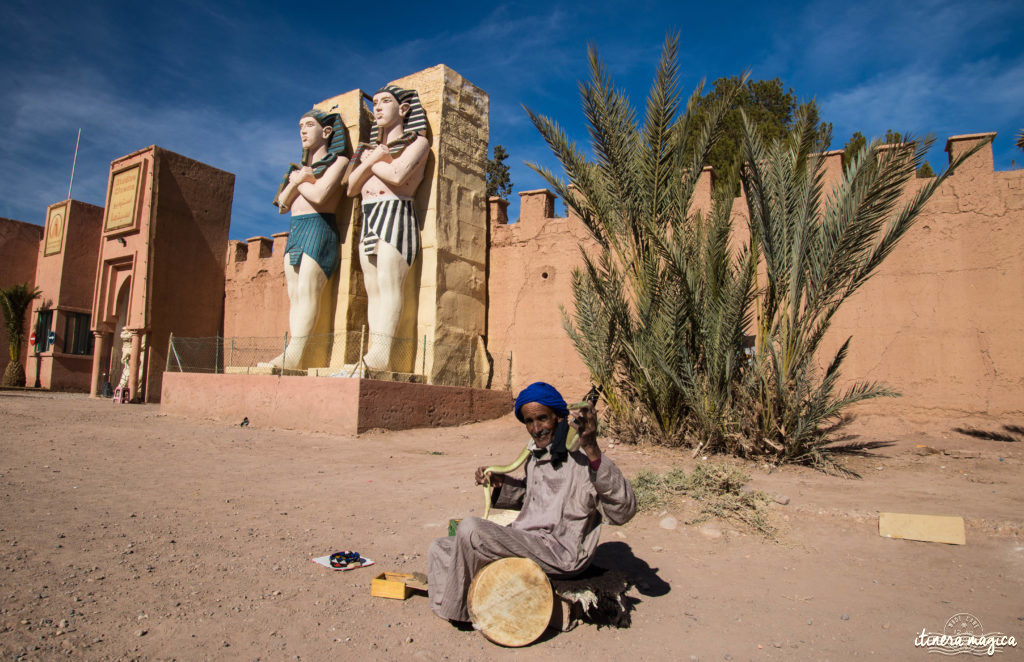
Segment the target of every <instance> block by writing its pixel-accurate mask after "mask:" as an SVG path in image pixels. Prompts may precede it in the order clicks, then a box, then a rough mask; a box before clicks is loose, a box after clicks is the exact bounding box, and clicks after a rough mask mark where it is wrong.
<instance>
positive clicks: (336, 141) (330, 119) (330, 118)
mask: <svg viewBox="0 0 1024 662" xmlns="http://www.w3.org/2000/svg"><path fill="white" fill-rule="evenodd" d="M334 108H337V106H334ZM334 108H331V110H332V111H333V110H334ZM302 117H312V118H313V119H315V120H316V121H317V123H318V124H319V125H320V126H322V127H324V126H329V127H331V129H332V131H331V137H330V138H328V139H327V154H325V155H324V158H322V159H320V160H319V161H316V162H314V163H310V162H309V159H310V154H309V150H308V149H305V148H303V150H302V165H303V166H310V167H311V168H313V174H314V175H316V176H317V177H319V176H320V175H322V174H324V170H327V168H329V167H330V166H331V164H333V163H334V162H335V161H337V160H338V157H339V156H342V155H344V153H345V147H347V143H346V141H345V125H344V123H342V121H341V115H340V114H339V113H334V112H330V111H323V110H320V109H318V108H313V109H312V110H310V111H309V112H307V113H305V114H304V115H303V116H302ZM301 167H302V166H300V165H297V164H295V163H292V164H290V165H289V166H288V172H286V173H284V178H283V179H282V180H281V185H280V186H278V187H277V193H275V194H274V204H275V205H276V204H277V198H278V196H279V195H281V191H283V190H284V189H285V187H286V186H288V177H289V175H291V174H292V172H294V171H296V170H298V169H299V168H301Z"/></svg>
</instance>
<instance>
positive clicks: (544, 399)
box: [516, 382, 569, 423]
mask: <svg viewBox="0 0 1024 662" xmlns="http://www.w3.org/2000/svg"><path fill="white" fill-rule="evenodd" d="M529 402H536V403H538V404H542V405H544V406H545V407H548V408H550V409H551V410H552V411H553V412H555V414H557V415H558V416H560V417H562V418H565V417H567V416H568V415H569V407H568V406H567V405H566V404H565V398H563V397H562V394H561V393H559V392H558V390H557V389H556V388H555V387H554V386H552V385H551V384H546V383H544V382H534V383H532V384H530V385H529V386H527V387H526V388H524V389H523V390H522V391H520V392H519V395H518V397H516V418H518V419H519V422H520V423H523V422H524V421H523V415H522V413H521V412H520V410H521V409H522V408H523V405H525V404H527V403H529Z"/></svg>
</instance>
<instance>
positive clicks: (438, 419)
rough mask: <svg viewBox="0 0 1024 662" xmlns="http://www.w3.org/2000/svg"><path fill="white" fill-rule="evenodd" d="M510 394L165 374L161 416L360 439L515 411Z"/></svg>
mask: <svg viewBox="0 0 1024 662" xmlns="http://www.w3.org/2000/svg"><path fill="white" fill-rule="evenodd" d="M512 404H513V398H512V394H511V393H509V392H508V391H492V390H488V389H475V388H466V387H460V386H434V385H430V384H407V383H401V382H382V381H377V380H373V379H337V378H330V377H275V376H271V375H206V374H196V373H182V372H166V373H164V375H163V391H162V397H161V401H160V411H161V412H164V413H168V414H177V415H180V416H189V417H194V418H213V419H216V420H223V421H231V422H235V423H238V422H240V421H241V420H242V419H243V418H248V419H249V423H250V424H251V425H253V426H255V427H276V428H290V429H296V430H313V431H318V432H338V433H341V434H358V433H360V432H365V431H367V430H372V429H374V428H383V429H385V430H406V429H409V428H423V427H446V426H450V425H461V424H463V423H472V422H474V421H483V420H488V419H492V418H499V417H501V416H504V415H505V414H507V413H509V412H511V411H512Z"/></svg>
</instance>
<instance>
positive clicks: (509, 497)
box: [427, 442, 636, 621]
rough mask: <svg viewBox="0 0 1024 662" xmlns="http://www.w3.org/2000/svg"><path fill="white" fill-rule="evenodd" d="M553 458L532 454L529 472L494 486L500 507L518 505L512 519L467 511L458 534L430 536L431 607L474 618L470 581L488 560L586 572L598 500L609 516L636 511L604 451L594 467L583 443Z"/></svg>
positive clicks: (445, 614) (596, 530) (596, 531)
mask: <svg viewBox="0 0 1024 662" xmlns="http://www.w3.org/2000/svg"><path fill="white" fill-rule="evenodd" d="M532 446H533V444H532V442H531V447H532ZM550 458H551V456H550V455H545V456H544V457H542V458H541V459H539V460H538V459H536V458H534V457H533V456H530V457H529V458H528V459H527V460H526V463H525V465H524V466H525V468H526V476H525V479H516V478H511V477H506V478H505V481H504V484H503V485H502V486H501V489H499V490H496V491H495V493H494V494H493V496H492V504H493V505H494V506H495V507H497V508H521V511H520V513H519V517H517V518H516V520H515V521H514V522H512V523H511V524H509V525H508V526H500V525H498V524H495V523H494V522H489V521H487V520H484V519H481V518H479V517H470V518H467V519H464V520H462V522H460V523H459V528H458V531H457V533H456V535H455V536H454V537H448V538H439V539H437V540H435V541H434V542H433V543H431V545H430V551H429V552H428V553H427V579H428V588H429V594H430V608H431V609H433V610H434V613H436V614H437V615H438V616H441V617H442V618H448V619H452V620H456V621H468V620H469V612H468V611H467V609H466V593H467V591H468V590H469V584H470V582H472V581H473V577H474V576H475V575H476V573H477V571H479V570H480V569H481V568H482V567H484V566H485V565H487V564H488V563H490V562H491V561H496V560H498V559H502V558H508V557H512V556H521V557H526V558H530V559H533V560H534V561H536V562H537V564H538V565H540V567H541V568H542V569H543V570H544V572H546V573H547V574H549V575H553V576H568V575H573V574H576V573H578V572H582V571H583V570H585V569H586V568H587V566H588V565H590V562H591V560H592V559H593V558H594V551H595V550H596V549H597V543H598V541H599V540H600V537H601V511H599V510H598V504H600V506H601V510H603V511H604V516H605V517H606V518H607V519H608V521H609V522H611V523H612V524H625V523H626V522H628V521H629V520H630V519H631V518H632V517H633V515H634V514H635V513H636V497H635V496H634V495H633V488H632V486H631V485H630V484H629V481H628V480H626V478H625V477H624V476H623V475H622V472H621V471H619V468H618V467H617V466H615V463H614V462H612V460H611V458H609V457H608V456H607V455H604V456H602V458H601V466H599V467H598V469H597V471H591V470H590V464H589V462H588V461H587V456H586V455H585V454H584V453H583V452H582V451H576V452H573V453H570V454H569V458H568V460H566V461H565V462H564V463H563V464H562V466H561V467H560V468H558V469H555V467H554V465H553V464H552V463H551V459H550Z"/></svg>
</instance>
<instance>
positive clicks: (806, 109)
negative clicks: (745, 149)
mask: <svg viewBox="0 0 1024 662" xmlns="http://www.w3.org/2000/svg"><path fill="white" fill-rule="evenodd" d="M695 95H699V96H697V98H696V101H695V103H694V105H693V109H692V111H691V112H692V114H693V118H694V119H695V120H696V121H695V122H692V123H691V124H690V125H689V126H688V127H687V134H686V141H687V145H688V146H689V147H690V149H693V145H695V144H697V140H698V132H699V131H700V130H701V128H702V126H703V122H704V121H705V120H706V119H707V118H708V117H709V116H710V114H711V112H712V109H714V108H717V107H718V106H719V105H721V104H722V102H723V101H725V100H727V101H728V103H727V110H726V113H725V116H724V117H723V118H722V121H721V127H720V129H719V135H717V136H716V137H715V138H716V139H715V141H714V143H713V145H712V147H711V153H710V154H709V155H708V158H707V164H708V165H710V166H711V167H713V168H714V169H715V172H716V173H717V174H718V175H719V178H718V181H719V182H723V183H724V182H726V181H728V182H729V185H730V186H733V187H734V188H735V191H734V192H735V193H738V192H739V180H738V178H734V177H732V176H731V173H733V172H735V171H736V168H737V166H738V165H739V162H740V159H741V156H740V152H741V145H742V142H743V116H744V115H745V116H746V118H747V121H748V122H750V123H751V124H753V126H754V127H755V128H756V129H757V130H758V131H759V132H760V133H761V135H763V136H764V137H765V139H766V140H778V139H780V138H784V137H786V136H787V135H789V133H790V131H792V129H793V127H794V126H795V122H796V118H797V117H798V116H799V117H807V118H809V120H810V121H811V122H812V123H813V124H814V125H815V126H816V127H817V131H818V137H819V147H820V149H821V150H825V149H828V141H829V139H830V137H831V135H832V124H831V123H827V122H825V123H822V122H820V120H819V116H818V106H817V104H816V103H815V102H814V101H813V100H812V101H807V102H805V103H799V102H798V100H797V97H796V95H795V94H794V92H793V88H787V87H785V86H784V84H783V82H782V81H781V80H780V79H778V78H774V79H772V80H749V79H745V78H744V79H741V78H740V77H738V76H730V77H727V78H719V79H717V80H715V82H713V83H712V84H711V90H709V91H708V92H703V88H702V87H698V88H697V90H696V92H695Z"/></svg>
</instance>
